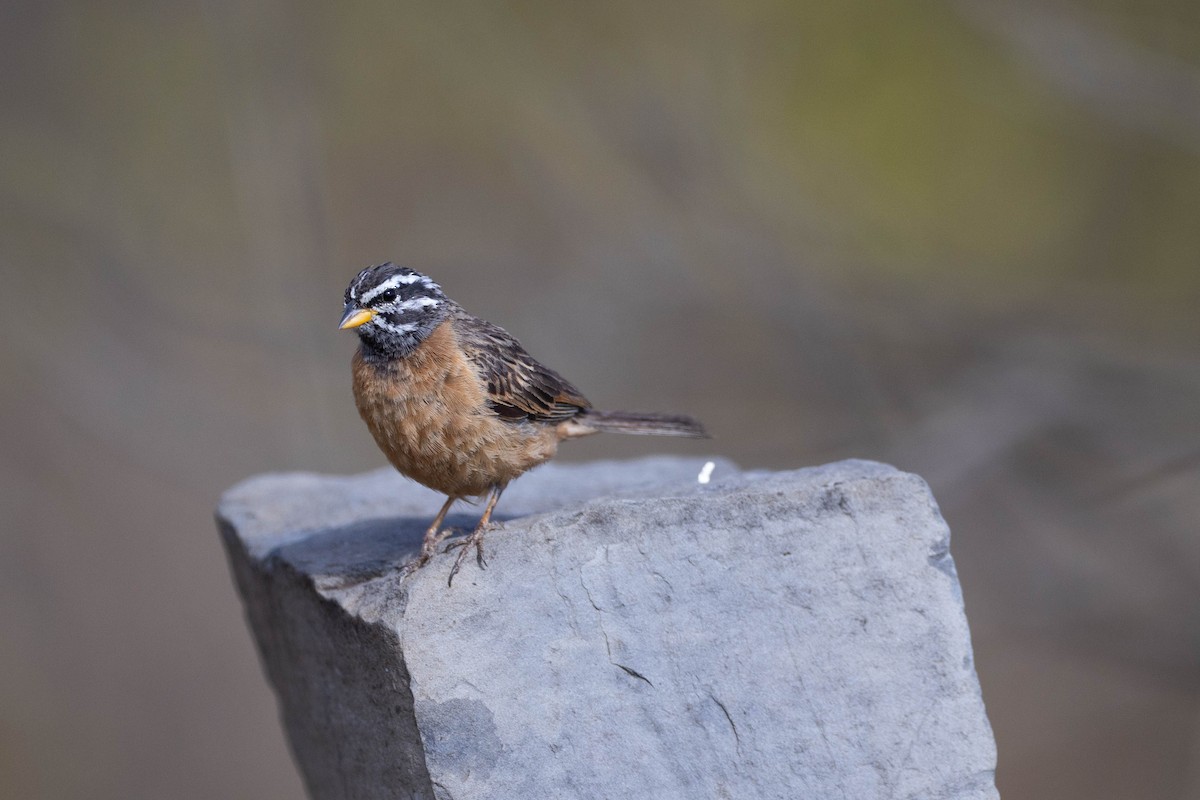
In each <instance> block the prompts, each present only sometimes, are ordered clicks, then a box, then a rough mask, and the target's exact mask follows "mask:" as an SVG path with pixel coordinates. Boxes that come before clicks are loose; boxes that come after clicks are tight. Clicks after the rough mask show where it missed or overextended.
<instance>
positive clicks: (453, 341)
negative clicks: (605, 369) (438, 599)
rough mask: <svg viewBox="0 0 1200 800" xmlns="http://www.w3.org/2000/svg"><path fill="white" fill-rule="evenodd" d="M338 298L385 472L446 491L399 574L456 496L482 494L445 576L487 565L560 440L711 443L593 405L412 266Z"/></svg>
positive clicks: (366, 277) (684, 424)
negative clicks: (499, 520) (527, 477)
mask: <svg viewBox="0 0 1200 800" xmlns="http://www.w3.org/2000/svg"><path fill="white" fill-rule="evenodd" d="M345 300H346V306H345V310H344V313H343V314H342V320H341V323H340V324H339V327H340V328H341V329H343V330H344V329H348V328H353V329H354V330H355V331H357V332H358V337H359V348H358V351H357V352H356V353H355V354H354V362H353V366H354V402H355V404H356V405H357V406H358V413H359V414H360V415H361V416H362V418H363V421H364V422H366V423H367V427H368V428H369V429H370V430H371V435H372V436H373V437H375V443H376V444H378V445H379V449H380V450H382V451H383V454H384V455H385V456H387V459H388V461H390V462H391V464H392V466H394V467H395V468H396V469H398V470H399V471H400V472H401V473H403V474H404V475H406V476H408V477H409V478H412V479H413V480H415V481H417V482H418V483H421V484H424V485H425V486H428V487H429V488H430V489H433V490H435V491H438V492H441V493H443V494H445V495H446V502H445V504H444V505H443V506H442V510H441V511H439V512H438V514H437V517H435V518H434V520H433V524H432V525H430V526H429V529H428V530H427V531H426V532H425V539H424V542H423V544H422V546H421V553H420V555H419V556H417V558H416V559H415V560H413V561H412V562H411V563H409V564H408V565H406V567H405V571H406V572H411V571H412V570H415V569H417V568H418V567H421V566H423V565H424V564H425V563H426V562H428V561H429V559H430V558H431V557H432V556H433V554H434V553H435V552H436V550H437V546H438V544H439V543H440V542H441V541H442V539H444V538H445V537H446V535H447V534H448V533H449V531H448V530H446V531H443V530H442V522H443V520H445V518H446V512H448V511H449V510H450V506H451V505H453V504H454V501H456V500H459V499H464V498H477V497H482V496H484V495H488V500H487V505H486V506H485V507H484V510H483V516H482V518H481V519H480V520H479V524H478V525H477V526H476V527H475V530H474V532H473V533H472V534H471V536H470V537H469V538H468V539H467V540H466V541H464V542H462V543H461V545H460V546H461V547H462V550H461V551H460V552H459V554H458V558H457V559H456V560H455V562H454V566H453V567H452V569H451V570H450V578H449V580H450V582H453V580H454V576H455V575H456V574H457V573H458V570H459V568H460V567H461V566H462V562H463V559H464V557H465V556H466V554H467V552H468V551H469V550H470V548H471V547H472V546H473V547H474V548H475V551H476V558H477V560H478V562H479V566H480V567H483V566H484V565H485V564H484V559H483V535H484V531H485V530H486V529H487V527H488V523H489V520H490V519H491V516H492V511H493V510H494V509H495V507H496V502H497V501H498V500H499V499H500V494H501V493H502V492H503V491H504V487H506V486H507V485H508V484H509V482H510V481H512V480H513V479H514V478H516V477H518V476H519V475H521V474H522V473H524V472H525V471H526V470H528V469H531V468H533V467H536V466H537V465H539V464H541V463H543V462H545V461H548V460H549V459H551V458H553V457H554V454H555V452H556V451H557V450H558V443H559V442H561V441H564V440H566V439H575V438H578V437H580V436H588V435H590V434H593V433H600V432H602V431H610V432H613V433H637V434H653V435H659V436H690V437H697V438H704V437H706V436H707V434H706V433H705V431H704V427H703V426H702V425H701V424H700V423H699V422H697V421H696V420H694V419H692V418H691V417H686V416H677V415H668V414H637V413H630V412H625V411H597V410H595V409H594V408H592V405H591V403H589V402H588V401H587V398H585V397H584V396H583V394H582V393H580V391H579V390H578V389H576V388H575V387H574V386H572V385H571V384H570V383H568V382H567V381H566V380H565V379H564V378H563V377H562V376H560V375H559V374H558V373H557V372H555V371H554V370H552V369H549V368H548V367H544V366H542V365H541V364H539V363H538V362H537V361H536V360H534V358H533V357H532V356H531V355H529V353H527V352H525V348H524V347H522V346H521V343H520V342H518V341H517V340H516V339H514V338H513V337H512V336H510V335H509V334H508V333H507V332H506V331H504V330H503V329H501V328H499V327H497V326H495V325H493V324H491V323H490V322H486V321H484V320H482V319H479V318H478V317H475V316H472V315H471V314H469V313H467V312H466V311H465V310H463V308H462V307H461V306H459V305H458V304H457V303H455V302H454V301H453V300H451V299H450V298H448V297H446V295H445V294H443V292H442V288H441V287H440V286H438V285H437V284H436V283H434V282H433V281H432V280H430V279H429V278H428V277H426V276H425V275H422V274H421V273H419V272H416V271H414V270H411V269H408V268H407V267H398V266H396V265H395V264H392V263H387V264H378V265H376V266H373V267H368V268H366V269H364V270H363V271H362V272H360V273H358V276H357V277H355V279H354V280H353V281H351V282H350V286H349V287H348V288H347V289H346V298H345ZM454 546H458V545H451V546H450V547H454ZM450 547H448V548H447V550H449V549H450Z"/></svg>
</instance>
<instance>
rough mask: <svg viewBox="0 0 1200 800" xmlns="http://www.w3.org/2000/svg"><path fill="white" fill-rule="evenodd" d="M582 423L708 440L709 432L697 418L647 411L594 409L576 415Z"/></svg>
mask: <svg viewBox="0 0 1200 800" xmlns="http://www.w3.org/2000/svg"><path fill="white" fill-rule="evenodd" d="M575 419H576V421H578V422H579V423H581V424H583V425H586V426H588V427H589V428H592V429H594V430H597V431H603V432H605V433H635V434H642V435H646V436H686V437H689V438H692V439H707V438H708V432H707V431H705V430H704V426H703V425H701V424H700V423H699V422H698V421H697V420H694V419H692V418H691V417H687V416H684V415H682V414H653V413H649V414H643V413H639V412H636V411H593V410H591V409H588V410H587V411H585V412H584V413H582V414H580V415H579V416H578V417H576V418H575Z"/></svg>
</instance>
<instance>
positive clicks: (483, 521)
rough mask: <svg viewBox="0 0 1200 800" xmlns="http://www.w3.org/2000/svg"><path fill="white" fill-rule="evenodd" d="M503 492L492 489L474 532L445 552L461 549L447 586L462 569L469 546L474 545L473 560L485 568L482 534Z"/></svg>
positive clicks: (500, 487) (481, 567) (454, 543)
mask: <svg viewBox="0 0 1200 800" xmlns="http://www.w3.org/2000/svg"><path fill="white" fill-rule="evenodd" d="M503 492H504V487H503V486H495V487H493V488H492V496H491V497H489V498H488V502H487V507H486V508H484V509H483V516H482V517H480V518H479V524H478V525H476V526H475V531H474V532H473V533H472V534H471V535H470V536H469V537H467V538H466V539H464V540H463V541H461V542H453V543H452V544H450V545H449V546H448V547H447V548H446V551H447V552H449V551H450V550H451V549H453V548H455V547H461V548H462V549H461V550H460V551H459V552H458V558H456V559H454V566H453V567H451V568H450V578H449V579H448V580H447V581H446V585H447V586H451V585H453V583H454V576H455V575H457V574H458V570H459V568H460V567H462V563H463V561H464V560H465V559H466V557H467V551H469V550H470V549H471V545H475V560H476V561H477V562H478V563H479V568H480V569H485V568H486V567H487V562H486V561H484V559H483V534H484V533H485V532H486V531H487V529H488V524H489V522H490V520H491V518H492V509H494V508H495V507H496V503H497V502H498V501H499V500H500V495H501V494H502V493H503Z"/></svg>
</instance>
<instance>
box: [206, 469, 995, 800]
mask: <svg viewBox="0 0 1200 800" xmlns="http://www.w3.org/2000/svg"><path fill="white" fill-rule="evenodd" d="M702 464H703V461H702V460H696V459H674V458H654V459H646V460H642V461H635V462H623V463H614V462H607V463H595V464H589V465H565V466H564V465H548V466H546V467H543V468H541V469H539V470H536V471H534V472H533V473H531V474H529V475H527V476H525V477H524V478H522V479H521V480H520V481H517V482H516V483H514V484H513V486H512V487H511V488H510V489H509V491H508V493H506V495H505V497H504V499H503V501H502V503H501V505H500V507H499V510H500V511H501V512H502V513H501V514H500V515H499V518H500V519H507V520H508V521H507V522H506V523H505V525H504V527H503V528H502V529H500V530H496V531H494V532H492V533H490V534H489V535H488V538H487V540H486V546H487V558H488V569H486V570H483V571H481V570H479V569H478V568H477V567H476V565H475V562H474V560H473V559H470V560H468V561H467V562H466V564H465V565H464V569H463V571H462V572H461V573H460V574H459V575H458V577H457V578H456V579H455V582H454V586H453V588H447V586H446V576H447V574H448V571H449V568H450V562H451V559H452V558H453V555H448V556H439V557H438V558H436V559H435V560H434V561H432V562H431V563H430V564H429V565H428V566H427V567H426V568H424V569H422V570H420V571H419V572H417V573H416V574H415V575H413V576H412V577H410V578H408V579H406V580H403V581H401V580H400V579H398V577H397V574H396V572H395V569H394V568H395V567H396V566H397V565H399V564H400V563H403V562H404V561H405V560H406V559H407V558H408V557H409V556H410V555H411V554H412V552H414V550H415V549H416V546H417V544H418V542H419V539H420V536H421V533H422V531H423V530H424V527H425V526H426V525H427V524H428V522H429V520H430V518H431V517H432V516H433V514H434V512H435V511H436V510H437V508H438V505H439V503H440V498H438V496H436V495H435V494H433V493H432V492H429V491H427V490H425V489H422V488H421V487H418V486H416V485H415V484H412V483H411V482H408V481H405V480H403V479H402V478H400V477H399V476H397V475H396V474H394V473H392V472H390V471H386V470H385V471H380V472H375V473H370V474H368V475H364V476H360V477H352V478H332V477H321V476H315V475H269V476H263V477H259V478H255V479H252V480H250V481H247V482H245V483H243V484H241V485H240V486H238V487H236V488H234V489H232V490H231V491H230V492H229V493H228V494H226V496H225V498H224V499H223V501H222V503H221V506H220V509H219V511H218V519H219V523H220V527H221V530H222V532H223V535H224V538H225V542H226V546H227V548H228V551H229V555H230V560H231V563H232V566H233V571H234V574H235V576H236V579H237V583H238V586H239V588H240V590H241V592H242V595H243V598H244V599H245V603H246V609H247V615H248V617H249V619H250V624H251V628H252V629H253V631H254V634H255V637H256V638H257V640H258V644H259V648H260V652H261V653H262V657H263V662H264V664H265V666H266V670H267V673H268V675H269V677H270V680H271V683H272V684H273V685H274V687H275V690H276V692H277V693H278V695H279V699H280V706H281V709H282V714H283V718H284V723H285V727H286V728H287V732H288V736H289V738H290V741H291V744H292V748H293V751H294V753H295V755H296V759H297V761H298V763H299V765H300V768H301V770H302V772H303V773H304V777H305V779H306V781H307V783H308V786H309V791H310V793H311V794H312V796H313V797H314V798H318V799H319V800H331V799H332V798H395V797H404V798H408V797H412V798H429V797H437V798H456V799H458V800H464V799H465V798H484V797H492V798H551V797H553V798H620V797H653V798H664V799H665V798H687V799H688V800H692V799H693V798H707V797H729V798H750V797H753V798H797V797H812V798H825V797H836V798H843V797H844V798H854V800H861V799H862V798H923V799H934V798H994V797H996V796H997V795H996V791H995V788H994V783H993V770H994V767H995V758H996V755H995V746H994V743H993V739H992V733H991V730H990V728H989V726H988V723H987V718H986V716H985V714H984V709H983V702H982V699H981V697H980V692H979V684H978V680H977V678H976V675H975V671H974V667H973V663H972V657H971V646H970V637H969V633H968V630H967V621H966V617H965V615H964V613H963V607H962V596H961V593H960V590H959V585H958V580H957V577H956V574H955V570H954V562H953V560H952V559H951V557H950V554H949V549H948V548H949V530H948V528H947V527H946V524H945V522H944V521H943V520H942V518H941V515H940V514H939V512H938V509H937V506H936V504H935V503H934V500H933V498H932V496H931V495H930V493H929V490H928V488H927V487H926V485H925V483H924V482H923V481H922V480H921V479H920V478H918V477H916V476H914V475H909V474H906V473H902V472H898V471H896V470H895V469H892V468H891V467H887V466H885V465H882V464H876V463H871V462H862V461H847V462H841V463H837V464H831V465H827V466H823V467H817V468H813V469H804V470H797V471H794V472H781V473H742V472H739V471H738V470H737V469H736V468H735V467H733V466H732V465H731V464H728V463H725V462H718V464H717V467H716V469H715V471H714V473H713V480H712V482H710V483H708V484H706V485H701V484H699V483H698V481H697V474H698V473H699V472H700V468H701V466H702ZM466 510H467V511H468V512H472V513H465V514H464V513H460V514H458V515H452V517H451V520H450V523H451V524H456V525H459V526H461V527H464V528H469V527H470V525H471V524H472V523H473V522H474V519H475V517H474V515H473V514H475V513H477V509H469V508H468V509H466Z"/></svg>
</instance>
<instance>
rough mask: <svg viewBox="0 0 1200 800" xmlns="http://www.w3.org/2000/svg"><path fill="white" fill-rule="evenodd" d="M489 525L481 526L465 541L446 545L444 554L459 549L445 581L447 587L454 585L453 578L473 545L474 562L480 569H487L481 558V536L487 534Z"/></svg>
mask: <svg viewBox="0 0 1200 800" xmlns="http://www.w3.org/2000/svg"><path fill="white" fill-rule="evenodd" d="M490 527H491V526H490V525H482V526H480V527H479V528H478V529H476V531H475V532H474V533H472V534H471V535H470V536H468V537H467V538H466V539H461V540H459V541H457V542H451V543H450V544H448V545H446V549H445V551H444V552H447V553H449V552H450V551H451V550H452V549H454V548H461V549H459V551H458V557H457V558H455V559H454V566H452V567H451V568H450V577H449V578H447V579H446V585H447V586H453V585H454V576H455V575H457V574H458V571H459V570H460V569H462V564H463V561H465V560H466V558H467V553H468V552H470V550H471V545H475V562H476V563H477V564H479V568H480V569H487V559H485V558H484V557H483V534H484V533H485V532H487V530H488V529H489V528H490Z"/></svg>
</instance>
